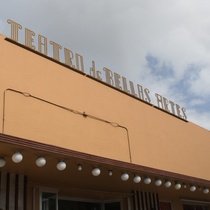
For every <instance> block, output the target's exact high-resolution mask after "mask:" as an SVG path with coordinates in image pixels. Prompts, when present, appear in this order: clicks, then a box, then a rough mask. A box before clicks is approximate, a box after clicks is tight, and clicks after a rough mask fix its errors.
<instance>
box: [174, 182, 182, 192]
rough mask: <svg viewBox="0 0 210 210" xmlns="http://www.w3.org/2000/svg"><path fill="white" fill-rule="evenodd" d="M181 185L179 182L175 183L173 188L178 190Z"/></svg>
mask: <svg viewBox="0 0 210 210" xmlns="http://www.w3.org/2000/svg"><path fill="white" fill-rule="evenodd" d="M181 187H182V186H181V184H179V183H177V184H175V185H174V188H175V189H176V190H179V189H180V188H181Z"/></svg>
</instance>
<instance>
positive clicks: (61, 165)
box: [0, 152, 209, 194]
mask: <svg viewBox="0 0 210 210" xmlns="http://www.w3.org/2000/svg"><path fill="white" fill-rule="evenodd" d="M22 160H23V155H22V154H21V153H20V152H15V153H14V154H13V155H12V161H13V162H14V163H20V162H21V161H22ZM46 163H47V161H46V159H45V158H44V157H38V158H37V159H36V165H37V166H38V167H43V166H45V164H46ZM5 165H6V160H5V159H4V158H3V157H0V168H1V167H4V166H5ZM66 166H67V165H66V163H65V162H64V161H59V162H58V163H57V164H56V168H57V169H58V170H59V171H63V170H65V169H66ZM78 170H79V171H81V170H82V165H78ZM100 174H101V170H100V169H99V168H93V170H92V175H93V176H99V175H100ZM108 174H109V176H112V171H111V170H109V173H108ZM129 178H130V177H129V174H128V173H123V174H122V175H121V179H122V180H123V181H127V180H128V179H129ZM133 181H134V182H135V183H139V182H141V177H140V176H139V175H135V176H134V177H133ZM151 182H152V179H151V178H149V177H145V178H144V183H145V184H150V183H151ZM162 184H163V182H162V180H160V179H156V180H155V185H156V186H158V187H159V186H161V185H162ZM164 185H165V187H167V188H169V187H171V185H172V183H171V181H168V180H167V181H165V182H164ZM181 187H182V185H181V184H180V183H175V185H174V188H175V189H176V190H179V189H181ZM184 188H186V185H184ZM196 189H197V187H196V186H194V185H192V186H190V191H191V192H194V191H196ZM203 193H204V194H208V193H209V189H208V188H204V189H203Z"/></svg>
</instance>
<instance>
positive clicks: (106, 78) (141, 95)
mask: <svg viewBox="0 0 210 210" xmlns="http://www.w3.org/2000/svg"><path fill="white" fill-rule="evenodd" d="M7 22H8V23H9V24H10V25H11V39H12V40H13V41H15V42H19V39H18V37H19V32H20V31H21V30H22V29H23V28H22V26H21V25H20V24H19V23H17V22H14V21H13V20H10V19H9V20H8V21H7ZM24 31H25V32H24V34H25V35H24V36H25V43H24V45H25V46H26V47H27V48H30V49H31V50H34V51H36V52H38V53H40V54H42V55H44V56H47V57H48V46H50V51H52V52H53V54H52V57H51V59H53V60H54V61H56V62H59V63H60V64H62V65H65V66H67V67H70V68H71V69H73V70H76V71H78V72H80V73H83V74H84V75H88V76H90V77H92V78H94V79H96V80H98V81H101V82H102V83H104V84H107V85H109V86H111V87H114V88H115V89H118V90H120V91H122V92H124V93H126V94H129V95H131V96H132V97H135V98H137V99H139V100H141V101H143V102H145V103H147V104H150V105H152V106H154V107H156V108H159V109H162V110H163V111H165V112H167V113H169V114H171V115H174V116H176V117H178V118H180V119H182V120H187V115H186V109H185V108H184V107H181V106H180V105H179V104H176V103H174V102H173V101H171V100H169V99H167V98H165V97H163V96H161V95H160V94H158V93H156V94H155V95H154V96H153V97H152V96H151V94H150V91H149V89H148V88H144V87H143V86H141V85H139V84H137V85H136V84H134V83H133V82H132V81H129V80H127V79H126V78H125V77H123V76H121V75H120V74H118V73H116V72H113V71H112V70H110V69H108V68H106V67H104V68H103V70H102V71H99V70H97V68H96V64H95V62H94V61H92V64H90V68H89V69H90V70H89V72H85V67H84V59H83V56H82V55H80V54H78V53H74V52H73V51H71V50H70V49H68V48H65V47H64V48H63V47H62V46H61V45H60V44H58V43H56V42H54V41H51V40H50V41H48V39H47V38H46V37H44V36H42V35H40V34H38V35H36V34H35V32H34V31H32V30H30V29H28V28H25V29H24ZM20 33H21V32H20ZM35 43H37V46H35V45H36V44H35ZM20 44H21V43H20ZM62 49H63V50H62ZM61 53H62V55H63V57H64V61H60V57H61V56H60V54H61ZM152 98H154V99H153V100H155V102H152Z"/></svg>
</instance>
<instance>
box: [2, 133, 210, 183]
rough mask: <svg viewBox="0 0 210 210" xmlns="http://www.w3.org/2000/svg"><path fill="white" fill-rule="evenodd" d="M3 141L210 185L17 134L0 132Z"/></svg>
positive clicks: (147, 173) (154, 174)
mask: <svg viewBox="0 0 210 210" xmlns="http://www.w3.org/2000/svg"><path fill="white" fill-rule="evenodd" d="M1 142H2V143H6V144H11V145H14V146H19V147H23V148H28V149H33V150H36V151H37V150H38V151H42V152H47V153H51V154H57V155H62V156H66V157H69V158H75V159H79V160H83V161H86V162H93V163H98V164H104V165H108V166H113V167H118V168H121V169H123V170H126V171H133V172H136V173H141V174H145V175H150V176H158V177H164V178H168V179H174V180H179V181H183V182H185V181H187V182H192V183H196V184H198V185H208V186H210V181H209V180H205V179H200V178H196V177H191V176H186V175H183V174H178V173H174V172H169V171H164V170H159V169H155V168H150V167H146V166H142V165H137V164H133V163H129V162H123V161H119V160H113V159H109V158H105V157H100V156H96V155H91V154H87V153H82V152H78V151H74V150H70V149H66V148H62V147H58V146H53V145H49V144H45V143H40V142H36V141H32V140H28V139H23V138H20V137H15V136H11V135H7V134H2V133H0V143H1Z"/></svg>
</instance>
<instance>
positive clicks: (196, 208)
mask: <svg viewBox="0 0 210 210" xmlns="http://www.w3.org/2000/svg"><path fill="white" fill-rule="evenodd" d="M183 209H184V210H208V209H209V208H208V207H207V206H206V205H198V204H197V205H193V204H184V205H183Z"/></svg>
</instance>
